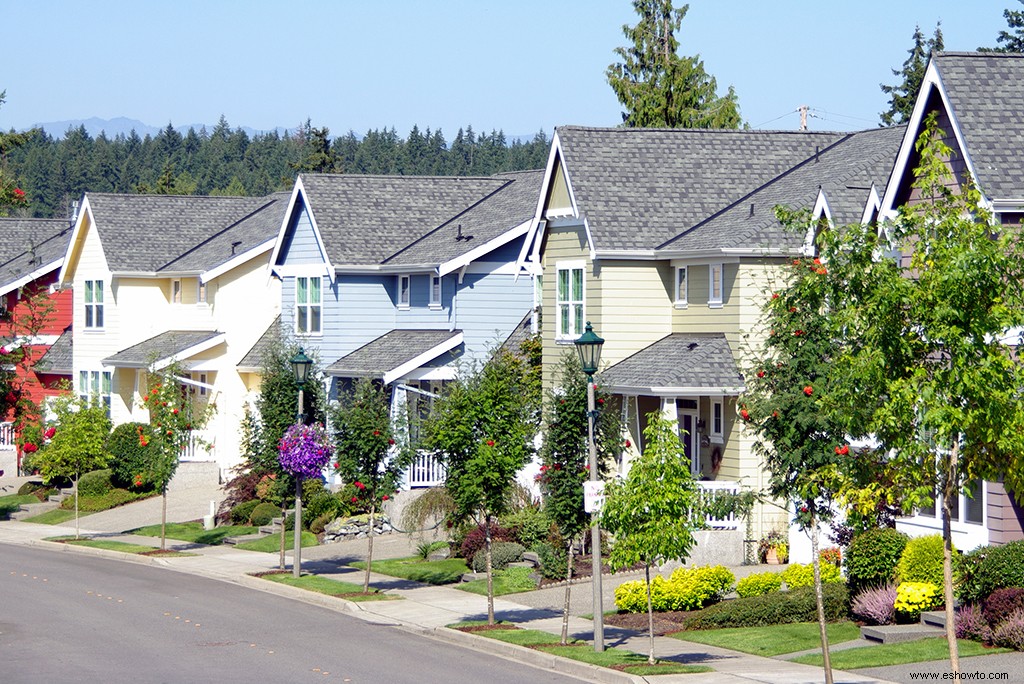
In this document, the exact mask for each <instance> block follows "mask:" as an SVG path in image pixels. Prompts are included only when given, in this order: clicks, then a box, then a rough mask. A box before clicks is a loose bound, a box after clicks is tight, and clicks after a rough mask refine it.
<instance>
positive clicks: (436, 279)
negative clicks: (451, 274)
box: [430, 275, 441, 309]
mask: <svg viewBox="0 0 1024 684" xmlns="http://www.w3.org/2000/svg"><path fill="white" fill-rule="evenodd" d="M430 308H431V309H440V308H441V276H437V275H432V276H430Z"/></svg>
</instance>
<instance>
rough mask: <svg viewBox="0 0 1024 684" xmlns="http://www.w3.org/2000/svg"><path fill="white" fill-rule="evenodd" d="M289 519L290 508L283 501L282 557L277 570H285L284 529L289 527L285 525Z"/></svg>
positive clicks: (279, 559)
mask: <svg viewBox="0 0 1024 684" xmlns="http://www.w3.org/2000/svg"><path fill="white" fill-rule="evenodd" d="M287 519H288V506H287V505H286V504H285V502H284V500H283V499H282V500H281V555H280V557H279V558H278V560H277V569H278V570H284V536H285V535H284V528H286V527H288V526H287V525H285V524H284V523H285V520H287Z"/></svg>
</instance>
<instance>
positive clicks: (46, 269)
mask: <svg viewBox="0 0 1024 684" xmlns="http://www.w3.org/2000/svg"><path fill="white" fill-rule="evenodd" d="M63 265H64V257H63V256H62V257H61V258H59V259H57V260H56V261H51V262H50V263H48V264H43V265H42V266H39V267H38V268H36V269H35V270H33V271H31V272H30V273H26V274H25V275H23V276H21V277H20V278H18V279H16V280H12V281H10V282H8V283H4V284H3V285H0V296H3V295H5V294H8V293H10V292H14V291H15V290H17V289H18V288H19V287H24V286H25V285H28V284H29V283H31V282H32V281H33V280H36V279H38V278H42V277H43V276H44V275H46V274H47V273H52V272H53V271H55V270H57V269H59V268H60V267H61V266H63Z"/></svg>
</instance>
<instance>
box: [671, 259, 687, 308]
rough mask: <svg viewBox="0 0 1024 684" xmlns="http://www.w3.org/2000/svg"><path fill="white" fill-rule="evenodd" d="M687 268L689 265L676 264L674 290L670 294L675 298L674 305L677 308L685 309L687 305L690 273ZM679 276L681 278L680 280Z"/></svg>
mask: <svg viewBox="0 0 1024 684" xmlns="http://www.w3.org/2000/svg"><path fill="white" fill-rule="evenodd" d="M688 268H689V266H676V278H675V292H673V293H672V294H673V297H674V299H675V306H676V308H677V309H685V308H687V306H689V299H690V278H689V275H690V274H689V273H688V272H687V269H688ZM680 277H681V278H682V279H681V280H680ZM680 285H681V287H680ZM680 290H682V292H680Z"/></svg>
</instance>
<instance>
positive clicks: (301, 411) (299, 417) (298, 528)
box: [281, 347, 313, 578]
mask: <svg viewBox="0 0 1024 684" xmlns="http://www.w3.org/2000/svg"><path fill="white" fill-rule="evenodd" d="M289 361H290V362H291V364H292V372H294V373H295V384H297V385H298V386H299V406H298V411H296V417H295V422H296V423H298V424H300V425H301V424H302V423H303V422H305V401H304V399H305V396H304V394H303V390H304V388H305V387H306V381H307V380H309V369H310V368H311V367H312V366H313V359H311V358H309V357H308V356H306V354H305V352H303V350H302V347H299V353H298V354H296V355H295V356H293V357H292V358H291V359H289ZM286 522H287V518H285V520H282V521H281V525H282V526H283V525H285V523H286ZM283 534H284V533H283V532H282V535H283ZM281 540H282V541H281V548H282V553H284V551H283V549H284V536H282V537H281ZM293 557H294V559H295V560H294V561H293V562H292V576H294V577H296V578H298V577H300V576H301V575H302V478H301V477H298V476H296V477H295V549H294V556H293ZM282 559H283V556H282Z"/></svg>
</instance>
